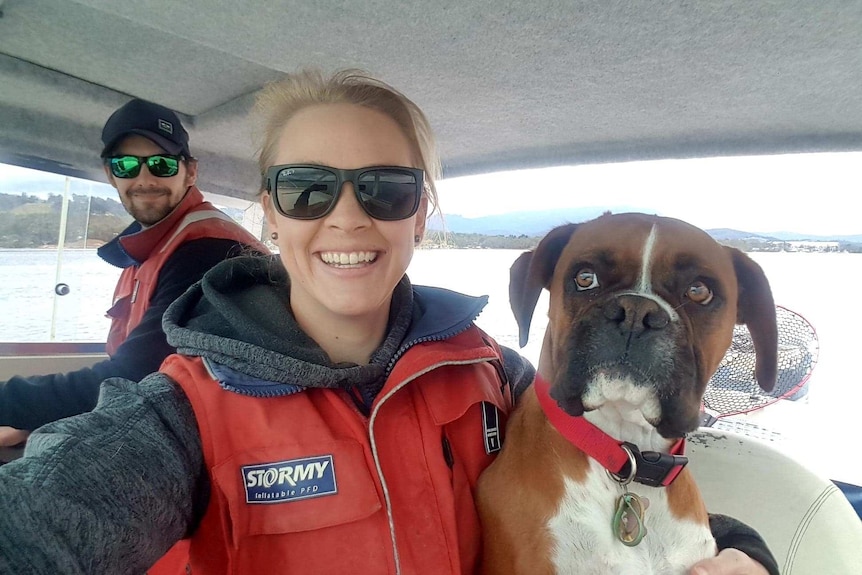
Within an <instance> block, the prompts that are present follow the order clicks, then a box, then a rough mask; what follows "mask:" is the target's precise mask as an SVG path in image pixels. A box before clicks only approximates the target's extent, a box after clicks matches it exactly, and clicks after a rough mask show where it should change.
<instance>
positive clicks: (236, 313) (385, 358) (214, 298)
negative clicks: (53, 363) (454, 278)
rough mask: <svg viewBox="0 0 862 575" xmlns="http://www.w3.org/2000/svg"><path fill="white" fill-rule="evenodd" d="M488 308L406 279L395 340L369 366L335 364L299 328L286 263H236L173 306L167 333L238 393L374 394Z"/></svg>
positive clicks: (396, 299) (392, 322)
mask: <svg viewBox="0 0 862 575" xmlns="http://www.w3.org/2000/svg"><path fill="white" fill-rule="evenodd" d="M487 301H488V298H487V296H482V297H471V296H465V295H462V294H457V293H455V292H451V291H449V290H445V289H441V288H428V287H413V286H412V285H411V284H410V281H409V279H408V278H407V276H404V278H402V280H401V282H400V283H399V284H398V286H396V288H395V292H394V294H393V299H392V306H391V309H390V317H389V327H388V329H387V337H386V339H385V340H384V342H383V343H382V344H381V346H380V348H378V350H377V351H375V353H374V354H373V355H372V357H371V361H370V362H369V364H368V365H355V364H334V363H332V362H331V360H330V359H329V357H328V355H327V354H326V352H324V351H323V349H322V348H321V347H320V346H319V345H317V343H316V342H315V341H314V340H313V339H311V338H310V337H309V336H308V335H306V334H305V332H303V331H302V329H300V327H299V325H298V324H297V323H296V320H295V319H294V317H293V314H292V312H291V310H290V278H289V277H288V275H287V272H286V270H285V269H284V267H283V266H282V265H281V261H280V260H279V259H278V256H270V257H236V258H232V259H229V260H226V261H224V262H221V263H219V264H218V265H216V266H215V267H214V268H212V269H211V270H210V271H209V272H207V274H206V275H205V276H204V277H203V279H202V280H201V281H200V282H198V283H196V284H195V285H193V286H192V287H191V288H189V290H188V291H186V293H185V294H183V295H182V296H180V297H179V298H178V299H177V300H176V301H175V302H174V303H173V304H171V306H170V307H169V308H168V310H167V311H166V312H165V315H164V318H163V327H164V330H165V333H166V334H167V338H168V342H169V343H170V344H171V345H172V346H174V347H176V348H177V351H178V352H179V353H182V354H184V355H190V356H200V357H202V358H204V360H205V363H206V365H207V366H208V368H209V369H210V371H211V372H212V374H213V375H214V376H215V377H216V379H218V380H219V381H221V383H222V385H223V386H224V387H225V388H227V389H231V390H232V391H236V392H238V393H244V394H249V395H261V396H264V395H285V394H289V393H295V392H296V391H300V390H301V389H303V388H305V387H323V388H345V389H347V388H350V387H354V386H356V387H358V388H359V389H361V390H362V389H364V390H366V391H367V392H368V394H371V395H373V394H374V393H376V391H375V390H374V388H377V389H378V390H379V387H382V384H383V381H384V380H385V377H386V375H387V374H388V372H389V371H390V370H391V367H392V365H394V363H395V361H396V360H397V359H398V358H399V357H400V356H401V355H403V354H404V352H405V351H406V350H407V349H408V348H409V347H410V346H412V345H415V344H416V343H420V342H422V341H431V340H437V339H446V338H447V337H451V336H452V335H455V334H457V333H460V332H462V331H464V330H466V329H467V328H468V327H469V326H470V325H471V324H472V322H473V320H474V319H475V318H476V317H477V316H478V315H479V313H480V312H481V310H482V308H484V306H485V305H486V303H487ZM365 395H367V394H366V393H363V396H365Z"/></svg>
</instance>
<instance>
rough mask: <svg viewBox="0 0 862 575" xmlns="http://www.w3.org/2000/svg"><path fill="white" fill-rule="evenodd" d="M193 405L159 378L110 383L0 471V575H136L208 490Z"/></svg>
mask: <svg viewBox="0 0 862 575" xmlns="http://www.w3.org/2000/svg"><path fill="white" fill-rule="evenodd" d="M208 487H209V480H208V476H207V473H206V471H205V467H204V461H203V455H202V451H201V440H200V435H199V433H198V429H197V424H196V421H195V416H194V412H193V411H192V407H191V404H190V403H189V401H188V399H187V398H186V396H185V394H183V392H182V390H181V389H180V388H179V386H177V385H176V384H175V383H174V382H173V381H171V380H170V379H169V378H168V377H167V376H165V375H163V374H154V375H151V376H149V377H147V378H145V379H144V381H142V382H140V383H136V382H131V381H127V380H120V379H110V380H108V381H106V382H105V383H104V384H102V387H101V395H100V396H99V401H98V405H97V406H96V408H95V409H94V410H93V411H91V412H88V413H84V414H81V415H78V416H77V417H70V418H67V419H63V420H61V421H56V422H54V423H51V424H49V425H46V426H44V427H42V428H40V429H39V431H37V432H36V433H34V434H33V435H31V436H30V440H29V441H28V442H27V448H26V451H25V455H24V457H22V458H21V459H18V460H16V461H13V462H12V463H7V464H6V465H3V466H2V467H0V573H15V574H16V575H35V574H47V573H51V574H75V575H79V574H80V575H84V574H91V573H143V572H145V571H146V569H147V568H148V567H149V566H150V565H152V564H153V563H154V562H155V561H156V560H157V559H158V558H159V557H161V556H162V555H163V554H164V553H165V552H166V551H167V550H168V549H169V548H170V546H171V545H173V544H174V543H175V542H176V541H177V540H179V539H180V538H182V537H183V536H184V535H186V534H188V533H189V530H190V529H191V528H192V527H193V526H194V524H195V521H196V515H199V514H200V511H199V510H200V509H204V508H205V506H206V502H207V496H208V493H209V490H208Z"/></svg>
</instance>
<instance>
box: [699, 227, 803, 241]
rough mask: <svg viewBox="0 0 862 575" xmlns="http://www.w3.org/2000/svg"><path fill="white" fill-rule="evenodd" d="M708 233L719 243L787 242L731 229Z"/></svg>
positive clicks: (712, 230)
mask: <svg viewBox="0 0 862 575" xmlns="http://www.w3.org/2000/svg"><path fill="white" fill-rule="evenodd" d="M706 233H708V234H709V235H711V236H712V237H713V238H714V239H716V240H718V241H720V242H721V241H728V240H761V241H787V240H780V239H779V238H776V237H774V236H767V235H763V234H755V233H752V232H743V231H740V230H732V229H730V228H713V229H709V230H706Z"/></svg>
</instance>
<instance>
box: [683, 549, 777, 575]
mask: <svg viewBox="0 0 862 575" xmlns="http://www.w3.org/2000/svg"><path fill="white" fill-rule="evenodd" d="M689 575H769V572H768V571H767V570H766V569H765V568H764V567H763V565H761V564H760V563H758V562H757V561H755V560H754V559H752V558H751V557H749V556H748V555H746V554H745V553H743V552H742V551H740V550H738V549H732V548H728V549H722V550H721V552H720V553H719V554H718V555H716V556H715V557H710V558H709V559H704V560H703V561H699V562H698V563H695V564H694V566H693V567H692V568H691V569H690V570H689Z"/></svg>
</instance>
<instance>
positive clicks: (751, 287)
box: [724, 246, 778, 391]
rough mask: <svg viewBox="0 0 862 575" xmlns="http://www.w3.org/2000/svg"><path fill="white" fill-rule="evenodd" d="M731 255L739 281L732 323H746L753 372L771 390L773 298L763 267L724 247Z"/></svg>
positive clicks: (775, 328) (773, 371)
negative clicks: (752, 350)
mask: <svg viewBox="0 0 862 575" xmlns="http://www.w3.org/2000/svg"><path fill="white" fill-rule="evenodd" d="M724 249H726V250H728V251H730V255H731V257H732V258H733V268H734V270H736V281H737V283H738V284H739V305H738V307H737V310H736V323H744V324H745V325H746V326H748V331H749V332H750V333H751V339H752V341H753V342H754V351H755V354H756V358H755V367H754V375H755V377H756V378H757V383H758V385H760V387H762V388H763V389H764V390H765V391H772V389H773V388H774V387H775V381H776V378H777V377H778V325H777V323H776V319H775V301H774V300H773V299H772V290H771V289H770V287H769V281H768V280H767V279H766V274H764V273H763V269H762V268H761V267H760V266H759V265H757V262H755V261H754V260H752V259H751V258H749V257H748V256H747V255H745V254H744V253H742V252H741V251H739V250H737V249H735V248H731V247H728V246H725V248H724Z"/></svg>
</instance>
